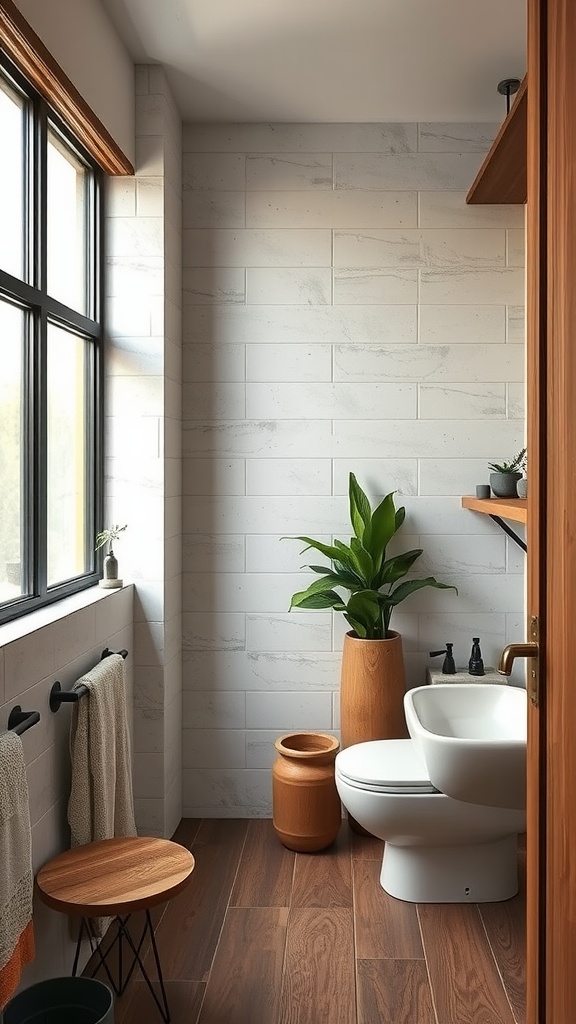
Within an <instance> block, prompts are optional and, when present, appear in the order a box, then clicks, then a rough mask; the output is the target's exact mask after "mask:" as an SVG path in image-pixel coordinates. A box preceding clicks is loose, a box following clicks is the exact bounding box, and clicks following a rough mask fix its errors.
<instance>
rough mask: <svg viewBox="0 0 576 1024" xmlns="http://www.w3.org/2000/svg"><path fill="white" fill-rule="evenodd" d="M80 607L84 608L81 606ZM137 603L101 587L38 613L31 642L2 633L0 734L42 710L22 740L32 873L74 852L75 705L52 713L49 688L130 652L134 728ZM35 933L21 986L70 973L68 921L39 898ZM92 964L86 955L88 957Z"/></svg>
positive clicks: (128, 592) (8, 628)
mask: <svg viewBox="0 0 576 1024" xmlns="http://www.w3.org/2000/svg"><path fill="white" fill-rule="evenodd" d="M88 594H90V595H91V596H92V598H93V600H92V601H90V597H89V596H88ZM79 601H81V602H82V604H83V607H78V605H79ZM86 601H88V603H87V604H86ZM132 603H133V588H132V587H130V586H127V587H124V588H123V589H122V590H117V591H108V592H105V591H103V590H99V589H98V588H95V594H92V592H91V591H90V592H88V593H87V592H83V593H82V594H80V595H76V596H75V597H74V598H68V599H66V600H65V601H63V602H60V603H59V604H58V605H55V606H54V605H53V606H51V607H50V608H49V609H45V610H44V611H43V612H36V613H33V614H32V615H31V616H29V617H28V618H29V620H30V622H29V623H28V625H27V629H28V632H27V633H26V635H25V636H21V637H20V638H16V639H10V637H11V634H12V635H13V634H14V629H15V627H18V626H19V625H20V620H17V622H16V623H8V624H7V625H5V626H2V627H1V628H0V731H3V730H4V729H6V728H7V724H8V716H9V714H10V711H11V709H12V708H13V707H14V706H15V705H16V704H19V705H20V706H21V707H22V708H24V709H25V710H26V711H28V710H30V711H39V712H40V721H39V723H38V724H37V725H35V726H33V727H32V728H31V729H30V730H29V731H28V732H26V733H25V734H24V735H23V736H22V746H23V749H24V756H25V759H26V766H27V781H28V796H29V804H30V822H31V825H32V866H33V869H34V872H36V871H38V870H39V868H41V867H42V865H43V864H45V863H46V861H48V860H50V858H51V857H55V856H56V854H58V853H61V852H62V851H63V850H67V849H69V847H70V829H69V827H68V822H67V808H68V796H69V793H70V747H69V733H70V714H71V711H70V706H69V705H66V704H64V705H62V707H61V708H60V710H59V711H58V712H56V713H55V714H54V713H53V712H51V711H50V708H49V704H48V701H49V697H50V690H51V688H52V685H53V684H54V683H55V682H56V680H59V682H60V683H61V685H62V688H63V689H65V690H68V689H70V688H71V687H72V685H73V683H74V682H75V681H76V679H78V678H79V677H80V676H81V675H83V674H84V673H85V672H87V671H88V670H89V669H90V668H92V667H93V665H95V664H96V663H97V662H98V661H99V660H100V656H101V654H102V651H103V649H104V648H105V647H110V649H111V650H121V649H122V648H126V650H128V651H129V652H130V656H129V658H128V659H127V661H126V663H125V671H126V686H127V696H128V714H129V724H130V726H131V725H132V693H133V677H134V672H133V647H134V642H133V635H132V616H133V610H132ZM46 613H48V614H46ZM27 621H28V620H27ZM34 622H36V623H38V626H37V628H32V624H33V623H34ZM34 928H35V936H36V958H35V960H34V961H33V962H32V963H31V964H30V965H29V966H28V967H27V968H26V970H25V972H24V975H23V978H22V986H23V987H26V986H27V985H32V984H34V983H35V982H36V981H41V980H43V979H44V978H49V977H54V976H57V975H62V974H69V973H70V971H71V969H72V960H73V958H74V946H75V942H73V940H72V938H71V933H70V930H69V922H68V919H67V918H66V917H65V916H64V915H62V914H58V913H56V912H55V911H50V910H48V909H47V908H46V907H44V906H43V904H41V903H40V901H39V900H35V904H34ZM87 958H88V951H87V950H86V951H85V955H84V959H87Z"/></svg>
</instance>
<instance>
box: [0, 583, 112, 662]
mask: <svg viewBox="0 0 576 1024" xmlns="http://www.w3.org/2000/svg"><path fill="white" fill-rule="evenodd" d="M131 586H132V584H131V583H126V584H125V585H124V586H123V587H117V588H116V589H115V590H104V589H103V588H102V587H98V586H95V587H89V588H88V589H87V590H81V591H80V592H79V593H78V594H72V595H71V596H70V597H63V598H62V600H61V601H55V602H54V603H53V604H49V605H47V606H46V607H45V608H39V609H38V611H35V612H30V613H29V614H28V615H22V616H21V618H19V619H13V620H12V621H11V622H6V623H4V625H3V626H0V650H1V649H2V647H5V646H6V645H7V644H11V643H13V642H14V641H15V640H21V639H22V637H25V636H30V635H31V634H32V633H35V632H36V630H37V629H42V627H43V626H49V625H50V624H51V623H53V622H58V621H59V619H65V618H66V616H67V615H71V614H72V613H73V612H77V611H80V609H82V608H88V607H89V606H90V605H91V604H96V603H97V602H98V601H106V600H110V599H111V598H112V597H113V596H114V594H121V593H122V591H124V590H127V589H128V588H129V587H131Z"/></svg>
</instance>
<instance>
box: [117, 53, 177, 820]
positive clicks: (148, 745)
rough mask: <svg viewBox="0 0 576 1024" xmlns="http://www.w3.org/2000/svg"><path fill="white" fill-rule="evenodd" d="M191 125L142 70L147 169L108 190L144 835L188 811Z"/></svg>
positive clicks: (140, 160)
mask: <svg viewBox="0 0 576 1024" xmlns="http://www.w3.org/2000/svg"><path fill="white" fill-rule="evenodd" d="M181 144H182V128H181V122H180V117H179V114H178V112H177V109H176V106H175V104H174V101H173V99H172V97H171V95H170V91H169V88H168V86H167V83H166V78H165V75H164V72H163V71H162V70H161V69H160V68H157V67H154V66H149V67H148V66H142V67H139V68H138V69H137V76H136V174H135V177H134V178H128V179H127V178H111V179H109V180H108V189H107V204H106V214H107V222H106V224H107V233H106V237H107V250H108V252H107V257H108V268H107V270H108V273H107V282H108V283H107V294H108V296H109V298H108V300H107V311H106V312H107V316H106V325H107V351H106V372H107V432H106V442H107V444H106V448H107V454H108V458H107V466H106V494H107V508H106V519H107V520H109V521H112V522H127V523H128V524H129V528H128V530H127V531H126V533H125V534H123V536H122V542H121V544H119V546H118V551H117V554H118V556H119V559H120V562H121V567H122V571H123V573H124V575H125V576H126V577H127V578H128V579H131V580H134V583H135V602H134V619H135V622H134V682H135V685H134V792H135V804H136V818H137V826H138V829H139V831H140V832H143V833H145V834H152V835H160V836H165V835H172V833H173V832H174V829H175V828H176V826H177V824H178V822H179V820H180V817H181V807H182V790H181V786H182V776H181V736H182V730H181V718H182V668H181V666H182V657H181V654H182V625H181V548H182V541H181V514H180V504H181V490H182V487H181V469H180V464H181V376H182V371H181V362H182V346H181V335H182V269H181V238H182V159H181Z"/></svg>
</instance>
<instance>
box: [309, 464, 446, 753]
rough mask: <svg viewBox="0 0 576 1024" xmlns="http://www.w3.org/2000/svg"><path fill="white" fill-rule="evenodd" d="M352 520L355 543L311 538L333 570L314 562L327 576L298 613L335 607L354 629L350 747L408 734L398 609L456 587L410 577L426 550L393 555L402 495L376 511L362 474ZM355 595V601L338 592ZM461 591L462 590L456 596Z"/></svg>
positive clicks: (343, 691) (348, 695) (346, 711)
mask: <svg viewBox="0 0 576 1024" xmlns="http://www.w3.org/2000/svg"><path fill="white" fill-rule="evenodd" d="M349 500H350V519H351V523H352V529H353V531H354V536H353V537H352V539H351V540H350V542H349V543H348V544H345V543H344V542H343V541H341V540H334V543H333V544H323V543H322V542H321V541H318V540H313V539H312V538H311V537H293V538H291V539H292V540H300V541H304V543H305V544H306V545H307V546H306V548H304V550H305V551H307V550H309V549H310V548H314V549H315V550H316V551H319V552H320V554H321V555H324V556H325V557H326V558H328V559H329V561H330V565H329V566H324V565H310V566H309V568H310V569H311V570H312V572H315V573H318V574H319V575H320V579H318V580H315V581H314V582H313V583H311V584H310V586H309V587H308V589H307V590H304V591H302V592H301V593H296V594H294V595H293V597H292V600H291V603H290V610H292V609H293V608H298V609H308V608H324V609H326V608H333V609H334V610H335V611H339V612H342V613H343V615H344V618H345V619H346V620H347V622H348V623H349V625H350V626H351V630H350V632H348V633H347V634H346V636H345V638H344V650H343V654H342V670H341V685H340V711H341V734H342V746H343V747H346V746H350V745H351V744H352V743H359V742H362V741H364V740H371V739H387V738H390V739H393V738H401V737H403V736H405V735H406V723H405V720H404V704H403V701H404V691H405V688H406V684H405V675H404V659H403V653H402V637H401V636H400V634H399V633H396V632H394V630H392V629H390V618H391V615H392V612H393V611H394V609H395V608H396V607H397V606H398V605H399V604H400V602H401V601H404V600H405V599H406V598H407V597H410V595H411V594H414V593H415V592H416V591H418V590H421V589H422V588H423V587H437V588H439V589H441V590H448V589H450V590H456V587H453V586H451V585H449V584H447V583H439V582H438V580H436V579H434V577H433V576H427V577H426V578H425V579H412V578H411V579H408V580H404V582H402V583H401V582H399V581H400V580H402V579H403V578H404V577H405V576H407V575H408V573H409V572H410V570H411V568H412V566H413V565H414V563H415V562H416V560H417V559H418V558H419V557H420V555H421V554H422V549H421V548H417V549H414V550H412V551H405V552H403V553H402V554H399V555H394V556H393V557H391V558H386V548H387V546H388V544H389V543H390V541H391V540H392V538H393V537H394V536H395V535H396V533H397V532H398V530H399V529H400V527H401V526H402V523H403V522H404V517H405V514H406V513H405V509H404V508H398V509H397V508H396V507H395V505H394V492H391V493H390V494H387V495H386V497H385V498H384V499H383V500H382V501H381V502H380V504H379V505H378V507H377V508H376V509H375V510H374V511H372V508H371V506H370V502H369V500H368V498H367V497H366V495H365V493H364V491H363V490H362V488H361V487H360V485H359V484H358V482H357V480H356V477H355V476H354V473H350V482H349ZM339 590H341V591H342V590H343V591H347V592H348V595H349V596H347V598H344V597H342V596H341V595H340V594H339V593H338V591H339ZM456 592H457V591H456Z"/></svg>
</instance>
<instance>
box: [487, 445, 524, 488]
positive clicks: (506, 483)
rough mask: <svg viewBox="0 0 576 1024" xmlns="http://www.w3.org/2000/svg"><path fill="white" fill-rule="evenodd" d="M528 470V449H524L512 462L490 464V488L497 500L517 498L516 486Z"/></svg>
mask: <svg viewBox="0 0 576 1024" xmlns="http://www.w3.org/2000/svg"><path fill="white" fill-rule="evenodd" d="M525 468H526V449H525V448H522V450H521V451H519V452H518V455H516V456H515V458H513V459H512V461H511V462H501V463H499V462H489V463H488V469H490V470H491V473H490V487H491V488H492V492H493V493H494V494H495V495H496V497H497V498H517V497H518V493H517V490H516V484H517V483H518V481H519V480H521V479H522V473H523V471H524V469H525Z"/></svg>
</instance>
